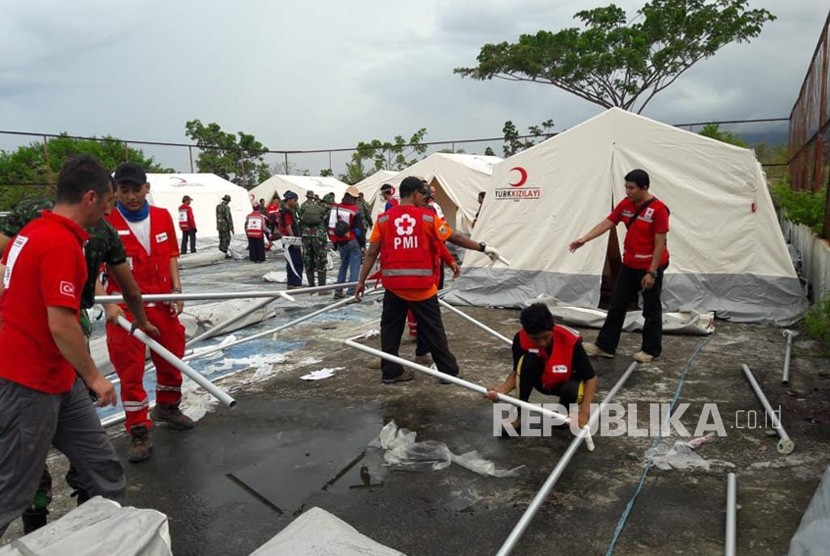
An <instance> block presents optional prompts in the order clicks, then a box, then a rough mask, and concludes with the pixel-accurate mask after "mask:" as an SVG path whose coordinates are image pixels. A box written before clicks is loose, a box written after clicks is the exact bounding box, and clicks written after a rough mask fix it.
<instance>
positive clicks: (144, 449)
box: [127, 425, 153, 463]
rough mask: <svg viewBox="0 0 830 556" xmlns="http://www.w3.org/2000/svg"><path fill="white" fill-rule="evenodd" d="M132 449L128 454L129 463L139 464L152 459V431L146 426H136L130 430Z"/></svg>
mask: <svg viewBox="0 0 830 556" xmlns="http://www.w3.org/2000/svg"><path fill="white" fill-rule="evenodd" d="M130 436H131V439H130V442H131V444H130V449H129V451H128V452H127V461H129V462H130V463H138V462H140V461H144V460H146V459H148V458H149V457H150V453H151V452H152V451H153V443H152V441H150V431H149V430H148V429H147V426H146V425H136V426H135V427H133V428H132V429H130Z"/></svg>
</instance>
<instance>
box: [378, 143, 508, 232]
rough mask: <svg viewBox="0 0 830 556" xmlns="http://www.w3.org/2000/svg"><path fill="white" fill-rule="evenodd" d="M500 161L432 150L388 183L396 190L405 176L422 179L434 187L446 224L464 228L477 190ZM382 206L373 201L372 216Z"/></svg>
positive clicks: (484, 185) (474, 205) (475, 205)
mask: <svg viewBox="0 0 830 556" xmlns="http://www.w3.org/2000/svg"><path fill="white" fill-rule="evenodd" d="M501 161H502V159H501V158H499V157H497V156H479V155H475V154H448V153H435V154H431V155H429V156H428V157H426V158H425V159H423V160H421V161H419V162H416V163H415V164H413V165H412V166H409V167H408V168H406V169H405V170H401V171H400V172H399V173H398V175H397V176H395V179H394V181H392V182H391V183H392V185H394V186H395V189H396V190H397V189H398V186H399V185H400V184H401V181H402V180H403V179H404V178H405V177H407V176H416V177H419V178H422V179H425V180H426V181H428V182H429V183H430V185H432V186H434V187H435V193H436V194H435V201H436V202H437V203H438V204H439V205H441V209H442V210H443V211H444V216H445V217H446V219H447V223H448V224H449V225H450V227H451V228H453V229H458V230H460V231H467V230H470V229H471V225H472V223H473V218H475V215H476V211H477V210H478V194H479V192H481V191H486V189H487V187H489V185H490V177H491V175H492V173H493V167H494V166H495V165H496V164H498V163H499V162H501ZM396 196H397V195H396ZM383 209H384V207H383V204H382V203H375V206H374V207H373V209H372V218H373V219H375V218H377V215H378V214H380V213H381V212H383ZM479 218H481V217H479Z"/></svg>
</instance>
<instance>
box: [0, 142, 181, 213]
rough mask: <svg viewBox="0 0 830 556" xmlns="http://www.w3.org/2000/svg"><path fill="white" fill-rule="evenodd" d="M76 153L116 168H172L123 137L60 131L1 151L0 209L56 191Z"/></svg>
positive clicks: (160, 169) (162, 169)
mask: <svg viewBox="0 0 830 556" xmlns="http://www.w3.org/2000/svg"><path fill="white" fill-rule="evenodd" d="M76 154H92V155H95V156H96V157H98V159H99V160H101V163H102V164H103V165H104V167H106V168H111V169H115V167H116V166H118V165H119V164H121V163H122V162H127V161H129V162H135V163H137V164H140V165H142V166H143V167H144V168H145V169H146V170H147V171H148V172H172V171H173V170H172V169H170V168H165V167H163V166H161V165H160V164H158V163H157V162H156V161H155V160H154V159H153V157H152V156H147V155H145V154H144V152H143V151H141V150H140V149H136V148H133V147H130V146H128V145H127V144H126V143H124V142H123V141H121V140H119V139H116V138H115V137H111V136H109V135H105V136H104V137H102V138H100V139H98V138H95V137H91V138H88V139H75V138H72V137H69V136H68V135H66V134H65V133H64V134H61V135H60V136H58V137H54V138H52V139H48V140H47V142H46V145H44V143H43V142H42V141H34V142H32V143H29V144H28V145H24V146H22V147H19V148H18V149H17V150H16V151H0V210H8V209H9V208H11V207H12V206H14V205H15V204H17V203H18V202H20V201H22V200H23V199H29V198H45V197H51V196H52V195H54V184H55V181H56V180H57V176H58V172H59V171H60V167H61V165H62V164H63V162H64V161H65V160H66V159H67V158H68V157H70V156H72V155H76Z"/></svg>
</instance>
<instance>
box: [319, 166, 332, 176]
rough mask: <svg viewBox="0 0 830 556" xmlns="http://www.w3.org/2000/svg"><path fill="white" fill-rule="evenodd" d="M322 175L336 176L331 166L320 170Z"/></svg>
mask: <svg viewBox="0 0 830 556" xmlns="http://www.w3.org/2000/svg"><path fill="white" fill-rule="evenodd" d="M320 177H323V178H328V177H334V170H332V169H331V168H323V169H322V170H320Z"/></svg>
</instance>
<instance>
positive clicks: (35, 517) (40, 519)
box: [20, 508, 49, 535]
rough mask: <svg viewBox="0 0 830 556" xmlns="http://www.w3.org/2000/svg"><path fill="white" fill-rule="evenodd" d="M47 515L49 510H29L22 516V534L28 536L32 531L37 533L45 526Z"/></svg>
mask: <svg viewBox="0 0 830 556" xmlns="http://www.w3.org/2000/svg"><path fill="white" fill-rule="evenodd" d="M47 515H49V510H48V509H46V508H39V509H34V508H29V509H28V510H26V511H25V512H23V515H22V516H20V517H21V518H23V534H24V535H28V534H29V533H31V532H32V531H37V530H38V529H40V528H41V527H43V526H44V525H46V516H47Z"/></svg>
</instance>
